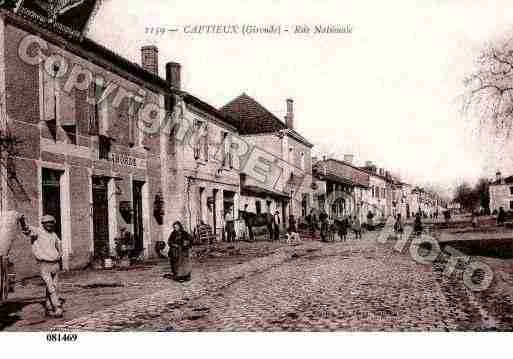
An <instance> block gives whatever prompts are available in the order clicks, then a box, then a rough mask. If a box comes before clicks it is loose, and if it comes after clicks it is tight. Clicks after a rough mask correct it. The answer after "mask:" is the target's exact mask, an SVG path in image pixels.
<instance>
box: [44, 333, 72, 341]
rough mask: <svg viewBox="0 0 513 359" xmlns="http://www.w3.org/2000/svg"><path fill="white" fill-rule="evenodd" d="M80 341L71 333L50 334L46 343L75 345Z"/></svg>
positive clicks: (47, 335)
mask: <svg viewBox="0 0 513 359" xmlns="http://www.w3.org/2000/svg"><path fill="white" fill-rule="evenodd" d="M77 340H78V335H77V334H71V333H48V334H46V341H47V342H49V343H59V342H65V343H73V342H76V341H77Z"/></svg>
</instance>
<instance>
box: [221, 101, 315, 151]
mask: <svg viewBox="0 0 513 359" xmlns="http://www.w3.org/2000/svg"><path fill="white" fill-rule="evenodd" d="M220 111H221V112H222V113H223V114H225V115H226V116H228V117H230V118H231V121H232V124H233V125H234V126H235V127H237V129H238V130H239V133H240V134H241V135H256V134H262V133H273V132H278V131H281V130H287V131H289V132H290V134H291V135H292V136H293V137H295V138H296V139H298V140H299V141H301V142H303V143H304V144H306V145H307V146H310V147H313V145H312V144H311V143H310V142H308V141H307V140H306V139H305V138H304V137H303V136H301V135H300V134H299V133H298V132H296V131H295V130H293V129H289V128H287V126H286V125H285V123H284V122H283V121H282V120H280V119H279V118H278V117H276V116H275V115H274V114H272V113H271V112H270V111H269V110H267V109H266V108H265V107H264V106H262V105H261V104H260V103H258V102H257V101H256V100H255V99H253V98H252V97H250V96H248V95H246V94H245V93H243V94H242V95H240V96H239V97H237V98H235V99H233V100H232V101H230V102H229V103H227V104H226V105H224V106H223V107H221V109H220Z"/></svg>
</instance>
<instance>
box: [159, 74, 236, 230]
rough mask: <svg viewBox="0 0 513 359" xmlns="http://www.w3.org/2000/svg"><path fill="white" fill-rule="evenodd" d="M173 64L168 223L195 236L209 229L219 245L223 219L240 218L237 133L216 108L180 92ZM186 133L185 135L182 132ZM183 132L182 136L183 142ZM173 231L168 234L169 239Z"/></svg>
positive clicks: (167, 150)
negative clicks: (234, 144) (198, 230)
mask: <svg viewBox="0 0 513 359" xmlns="http://www.w3.org/2000/svg"><path fill="white" fill-rule="evenodd" d="M176 67H177V66H176V64H174V65H173V64H170V65H169V66H168V69H167V70H168V71H167V79H168V81H169V82H170V83H171V84H172V88H173V89H175V91H174V99H176V101H175V104H174V113H175V114H177V116H176V117H175V121H176V120H178V121H176V122H174V124H175V125H176V126H177V127H174V128H173V129H172V130H171V131H169V132H170V137H169V141H168V142H167V144H166V150H165V152H166V153H167V155H166V157H167V166H168V170H167V172H168V173H169V174H170V177H169V180H168V183H167V184H166V188H167V189H168V191H167V192H168V193H167V196H166V198H167V200H166V210H165V213H166V218H167V220H166V222H168V223H172V222H174V221H177V220H179V221H181V222H182V224H183V225H184V226H185V228H186V229H187V230H189V231H191V232H192V231H194V230H195V228H196V227H197V226H198V225H199V224H200V222H201V221H203V223H205V224H208V225H209V226H210V227H211V228H212V230H213V232H214V234H215V235H216V236H217V237H218V239H221V238H222V237H223V233H224V228H225V217H226V214H227V213H228V212H230V214H231V216H232V218H238V216H239V213H238V210H239V202H240V173H239V170H238V167H237V164H236V163H235V161H236V160H237V159H236V158H235V156H233V154H232V150H231V148H232V146H231V143H230V141H231V139H232V138H233V137H234V136H235V135H236V131H237V129H236V128H235V127H234V126H233V125H231V124H230V123H228V121H226V119H225V117H224V115H223V114H221V113H220V112H219V111H218V110H216V109H215V108H214V107H212V106H210V105H209V104H207V103H205V102H203V101H201V100H200V99H198V98H196V97H195V96H193V95H191V94H189V93H186V92H184V91H177V90H179V89H180V84H179V82H178V80H177V79H178V78H179V69H176ZM184 128H185V129H186V130H184ZM179 132H184V133H185V135H184V136H183V137H181V136H179ZM170 231H171V227H169V228H168V229H167V232H166V234H169V233H168V232H170Z"/></svg>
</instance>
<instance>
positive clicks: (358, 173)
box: [314, 159, 369, 188]
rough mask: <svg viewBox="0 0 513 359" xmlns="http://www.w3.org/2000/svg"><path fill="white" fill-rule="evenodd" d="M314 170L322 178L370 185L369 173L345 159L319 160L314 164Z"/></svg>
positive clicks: (353, 184) (361, 185) (366, 186)
mask: <svg viewBox="0 0 513 359" xmlns="http://www.w3.org/2000/svg"><path fill="white" fill-rule="evenodd" d="M314 172H315V175H316V176H317V177H319V178H320V179H329V180H331V181H334V182H338V183H343V184H349V185H352V186H359V187H365V188H368V187H369V174H368V173H367V172H366V171H363V170H361V169H360V168H358V167H356V166H353V165H351V164H349V163H347V162H344V161H340V160H336V159H327V160H325V161H324V160H323V161H319V162H317V163H316V164H315V165H314Z"/></svg>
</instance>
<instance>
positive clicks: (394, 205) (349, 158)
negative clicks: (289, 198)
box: [313, 155, 446, 222]
mask: <svg viewBox="0 0 513 359" xmlns="http://www.w3.org/2000/svg"><path fill="white" fill-rule="evenodd" d="M353 161H354V156H353V155H345V156H344V159H343V160H339V159H335V158H326V157H324V158H323V159H322V160H319V161H314V166H313V178H314V188H315V191H314V194H313V198H314V202H313V206H314V208H317V209H319V210H325V211H326V212H327V213H328V214H329V215H330V216H331V217H339V216H344V215H357V216H359V217H360V220H361V221H362V222H365V221H366V220H367V218H368V217H369V214H372V218H373V221H376V220H378V221H385V220H386V218H388V217H389V216H394V217H396V216H397V215H398V214H401V216H402V218H403V219H406V220H407V219H410V218H411V217H413V216H414V215H415V214H416V213H421V214H423V215H425V216H428V217H432V216H434V215H435V214H436V215H438V214H439V213H441V211H442V210H443V208H445V205H446V204H445V201H444V200H443V199H442V198H441V197H440V196H439V195H438V194H436V193H434V192H430V191H427V190H425V189H423V188H421V187H418V186H413V185H411V184H408V183H405V182H403V181H401V180H400V179H399V178H398V177H396V176H393V175H392V174H391V173H390V172H389V171H388V170H386V169H384V168H378V167H377V166H376V165H375V164H373V163H372V162H371V161H367V162H366V164H365V166H360V167H359V166H355V165H354V163H353Z"/></svg>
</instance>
